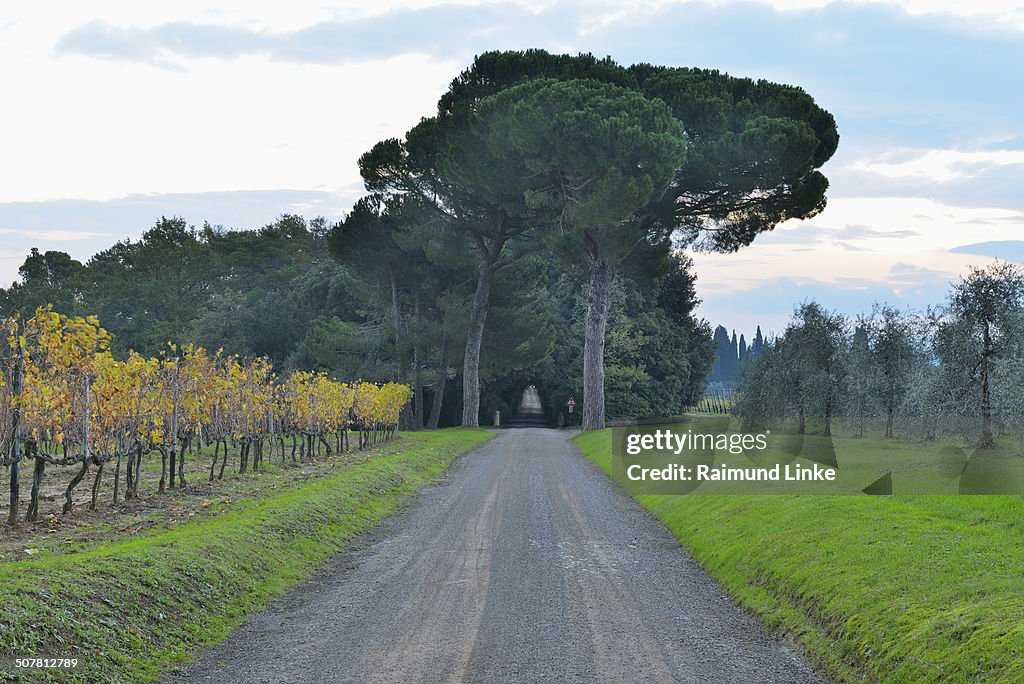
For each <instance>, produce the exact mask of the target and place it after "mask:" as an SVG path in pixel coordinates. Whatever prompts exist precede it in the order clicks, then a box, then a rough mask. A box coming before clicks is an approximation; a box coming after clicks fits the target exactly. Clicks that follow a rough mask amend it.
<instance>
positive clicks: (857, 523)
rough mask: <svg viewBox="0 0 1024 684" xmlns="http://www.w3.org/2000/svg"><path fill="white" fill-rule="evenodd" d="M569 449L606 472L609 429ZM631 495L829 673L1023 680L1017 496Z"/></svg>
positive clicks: (1021, 512) (1023, 539)
mask: <svg viewBox="0 0 1024 684" xmlns="http://www.w3.org/2000/svg"><path fill="white" fill-rule="evenodd" d="M576 441H577V443H578V444H579V446H580V448H581V449H582V450H583V452H584V453H585V454H586V455H587V457H588V458H590V459H591V460H592V461H593V462H594V463H595V464H597V465H598V466H599V467H600V468H602V469H603V470H604V471H605V472H606V473H608V474H609V476H610V475H611V462H612V461H611V448H612V439H611V435H610V431H609V430H605V431H599V432H589V433H584V434H582V435H580V436H578V437H577V438H576ZM837 441H838V440H837ZM637 500H638V501H639V502H640V503H641V504H642V505H643V506H644V507H646V508H647V509H648V510H650V511H651V512H652V513H653V514H654V515H655V516H656V517H658V518H659V519H660V520H661V521H662V522H663V523H664V524H665V525H666V526H667V527H668V529H669V530H671V531H672V532H673V533H674V534H675V535H676V537H677V538H678V539H679V540H680V542H681V543H682V544H683V545H684V546H685V547H686V548H687V549H688V550H689V551H690V552H691V553H692V554H693V556H694V557H695V558H696V559H697V560H698V561H699V562H700V563H701V564H702V565H703V567H704V568H705V570H707V572H708V573H709V574H710V575H711V576H712V577H714V578H715V579H717V580H718V581H719V582H721V583H722V585H723V586H724V587H725V588H726V589H727V590H728V591H729V592H730V593H731V594H732V596H733V597H734V598H735V600H736V601H737V602H738V603H739V604H740V605H741V606H743V607H744V608H746V609H748V610H750V611H753V612H754V613H756V614H758V615H759V616H760V617H761V619H762V620H763V622H764V623H765V625H766V626H767V627H768V628H769V629H771V630H773V631H776V632H782V633H785V634H788V635H790V636H792V637H795V638H796V639H797V640H798V641H799V642H800V643H801V645H802V646H803V648H804V650H805V652H806V653H807V655H808V657H809V658H810V659H811V660H812V661H813V662H814V663H815V665H816V666H817V667H818V668H819V669H820V670H821V671H823V672H825V673H826V674H827V675H828V676H830V677H832V678H833V679H836V680H838V681H850V682H859V681H864V680H868V681H884V682H1022V681H1024V497H1018V496H901V497H877V496H873V497H868V496H787V495H761V496H749V495H748V496H739V495H675V496H670V495H660V496H654V495H646V496H644V495H641V496H637Z"/></svg>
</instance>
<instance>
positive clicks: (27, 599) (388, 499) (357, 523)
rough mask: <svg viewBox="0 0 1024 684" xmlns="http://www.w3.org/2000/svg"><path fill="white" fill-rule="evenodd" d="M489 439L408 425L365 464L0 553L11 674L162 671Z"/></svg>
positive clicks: (134, 678)
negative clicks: (180, 513) (145, 529)
mask: <svg viewBox="0 0 1024 684" xmlns="http://www.w3.org/2000/svg"><path fill="white" fill-rule="evenodd" d="M489 437H490V434H489V433H487V432H486V431H483V430H461V429H458V430H442V431H438V432H432V433H422V434H409V435H406V436H404V437H403V438H402V439H401V440H400V441H398V442H396V443H393V444H391V445H388V446H386V447H384V448H383V449H382V452H381V454H380V455H379V456H377V457H374V458H371V459H369V460H367V461H365V462H363V463H359V464H357V465H353V466H352V467H347V468H339V469H337V471H335V472H333V473H331V474H329V475H326V476H324V477H322V478H318V479H315V480H312V481H308V482H305V483H302V484H300V485H298V486H295V487H293V488H286V489H284V490H282V491H277V492H274V493H272V494H271V495H270V496H267V497H261V498H254V499H251V500H248V501H245V502H244V503H240V504H238V505H237V506H234V507H232V508H231V509H230V510H226V511H224V512H223V513H221V514H219V515H217V516H215V517H211V518H208V519H205V520H202V521H197V522H188V523H185V524H183V525H181V526H178V527H173V528H171V529H166V528H165V529H163V530H154V531H152V532H151V533H148V534H146V535H142V536H136V537H133V538H132V539H129V540H124V541H111V542H104V543H100V544H97V545H95V546H92V547H87V548H84V549H81V550H77V551H76V552H74V553H58V552H49V551H44V552H40V554H39V555H38V556H35V557H33V558H32V559H31V560H27V561H17V562H8V563H3V564H0V681H17V682H29V681H33V682H34V681H62V682H90V683H92V682H111V683H119V682H145V681H153V680H155V679H156V678H157V677H158V676H159V675H160V674H161V673H162V672H164V671H166V670H167V669H169V668H171V667H173V666H174V665H176V664H180V663H184V662H187V661H188V660H191V658H192V656H193V654H194V653H195V650H196V648H197V647H199V646H203V645H208V644H212V643H216V642H217V641H220V640H221V639H223V638H224V636H225V635H226V634H227V633H228V631H229V630H230V629H231V628H232V627H233V626H235V625H236V624H237V623H238V622H239V620H240V619H241V618H242V617H243V616H245V615H246V614H248V613H251V612H253V611H256V610H259V609H261V608H262V607H264V606H265V605H266V604H267V602H268V601H269V600H270V599H272V598H274V597H277V596H279V595H281V594H282V593H283V592H284V591H285V590H287V589H289V588H290V587H292V586H294V585H296V584H297V583H299V582H301V581H302V580H303V579H305V578H306V577H308V576H309V575H310V574H311V573H312V572H313V571H314V570H315V568H316V567H317V566H318V565H319V564H321V563H322V562H323V561H325V560H326V559H327V558H329V557H330V556H332V555H334V554H335V553H337V552H338V551H339V550H340V549H341V548H342V547H344V546H345V544H346V543H348V542H349V541H351V540H352V539H353V538H355V537H357V536H358V535H360V534H363V533H365V532H367V531H368V530H370V529H372V528H373V527H374V526H375V525H377V524H378V523H379V522H380V521H381V520H383V519H384V518H386V517H387V516H388V515H390V514H392V513H393V512H395V511H396V510H397V509H398V507H399V506H400V505H401V504H402V503H403V502H404V501H406V500H407V499H408V498H409V497H410V496H411V495H412V494H413V493H414V492H415V491H416V489H417V488H419V487H420V486H422V485H424V484H427V483H429V482H431V481H432V480H433V479H435V478H436V477H437V476H438V475H440V474H441V473H442V472H444V470H445V469H446V468H447V467H448V466H449V465H451V463H452V462H453V461H454V460H455V459H456V458H457V457H458V456H459V455H461V454H463V453H465V452H466V451H467V450H469V449H470V448H472V447H474V446H476V445H477V444H479V443H481V442H483V441H484V440H486V439H488V438H489ZM16 657H76V658H78V660H79V665H78V667H77V668H76V669H75V670H74V671H72V672H70V673H69V672H68V671H55V670H51V671H46V670H21V671H14V670H12V669H10V668H11V666H12V665H13V659H14V658H16Z"/></svg>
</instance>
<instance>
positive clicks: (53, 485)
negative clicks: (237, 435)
mask: <svg viewBox="0 0 1024 684" xmlns="http://www.w3.org/2000/svg"><path fill="white" fill-rule="evenodd" d="M286 444H287V442H286ZM395 444H396V443H386V444H383V445H380V446H378V447H373V448H369V449H365V450H363V451H359V450H357V449H354V450H352V451H345V452H341V453H339V452H338V451H336V450H335V451H333V452H332V453H331V454H327V453H326V450H325V451H324V452H323V453H322V454H320V455H318V456H316V457H315V458H313V459H308V460H304V461H301V462H297V463H293V462H292V461H291V454H290V445H289V448H287V449H286V450H285V460H284V462H282V461H281V454H280V451H279V450H278V449H274V450H273V453H272V454H270V453H268V454H267V455H266V456H265V459H266V460H265V463H264V465H263V467H262V468H261V470H260V471H257V472H253V471H252V470H250V471H249V472H247V473H245V474H239V473H238V453H237V450H234V449H232V450H231V452H230V455H229V460H228V465H227V468H226V470H225V472H224V479H217V478H215V479H214V480H213V481H210V464H211V463H212V462H213V447H207V448H204V449H202V450H197V451H196V452H195V453H191V454H186V457H185V482H186V487H185V488H184V489H178V488H176V489H174V490H167V491H166V492H165V493H163V494H160V493H158V485H159V482H160V457H159V455H158V454H150V455H148V456H147V457H146V458H145V459H144V461H143V469H142V481H141V482H140V485H139V494H140V496H139V498H135V499H129V500H127V501H126V500H125V499H124V479H123V478H124V471H123V469H122V472H121V478H122V480H121V488H120V494H119V497H118V502H117V503H116V504H115V503H113V495H114V479H113V475H114V464H113V463H108V464H107V466H106V467H105V469H104V473H103V478H102V479H101V481H100V486H99V488H98V492H97V506H96V509H95V510H91V509H90V507H89V506H90V503H91V500H92V484H93V478H94V476H95V474H96V469H95V468H90V471H89V474H88V475H87V476H86V478H85V479H84V480H82V482H81V484H79V485H78V487H76V488H75V490H74V492H73V496H72V501H73V507H72V512H71V513H70V514H67V515H65V514H62V513H61V509H62V507H63V505H64V490H65V488H66V487H67V484H68V482H69V481H70V480H71V478H72V477H73V475H74V472H75V471H77V468H57V467H53V466H50V467H48V468H47V472H46V479H45V480H44V481H43V486H42V487H41V488H40V497H39V498H40V503H39V519H38V520H37V521H36V522H34V523H26V522H24V516H25V508H26V506H27V505H28V492H29V490H30V488H31V486H32V480H31V478H32V470H31V463H29V464H28V467H24V466H23V469H22V475H21V506H20V507H19V508H20V511H19V519H20V520H21V522H19V524H18V525H17V526H14V527H11V526H10V525H7V524H5V522H6V520H7V516H8V511H9V510H10V506H9V505H8V500H7V491H8V485H9V482H10V480H9V478H8V473H7V472H6V471H4V472H3V473H0V488H2V491H3V494H4V496H3V505H0V521H3V522H0V562H4V561H13V560H22V559H26V558H29V557H31V556H33V555H35V554H37V553H39V552H40V551H43V550H49V551H59V550H60V549H63V550H64V551H65V552H71V553H73V552H75V551H76V550H80V549H83V548H87V547H89V546H91V545H93V544H96V543H98V542H103V541H109V540H113V539H124V538H127V537H131V536H132V535H136V534H140V533H144V532H148V531H151V530H154V529H173V527H174V526H176V525H181V524H183V523H185V522H188V521H190V520H201V519H203V518H204V517H210V516H216V515H219V514H221V513H223V512H224V511H226V510H230V509H231V507H232V506H233V505H235V506H237V504H238V503H240V502H243V501H246V500H249V499H252V498H254V497H260V496H265V495H268V494H272V493H273V492H275V491H278V490H280V489H281V488H284V487H290V486H294V485H295V484H297V483H301V482H304V481H306V480H310V479H313V478H318V477H322V476H324V475H325V474H327V473H329V472H331V471H333V470H334V469H336V468H338V467H339V466H343V465H353V464H357V463H361V462H363V461H365V460H367V459H368V458H372V457H373V456H374V455H377V454H379V453H380V452H381V450H386V449H393V448H394V447H395ZM217 469H218V470H219V469H220V462H219V460H218V463H217Z"/></svg>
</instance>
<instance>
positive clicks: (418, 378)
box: [412, 292, 423, 430]
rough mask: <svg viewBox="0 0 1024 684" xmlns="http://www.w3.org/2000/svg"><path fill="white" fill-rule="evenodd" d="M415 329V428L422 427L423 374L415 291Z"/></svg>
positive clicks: (413, 354) (413, 366) (413, 351)
mask: <svg viewBox="0 0 1024 684" xmlns="http://www.w3.org/2000/svg"><path fill="white" fill-rule="evenodd" d="M413 315H414V316H415V319H414V320H415V322H416V331H415V333H414V334H413V341H412V345H413V346H412V381H413V388H412V389H413V395H412V396H413V399H412V400H413V416H414V418H415V421H416V422H415V427H416V429H417V430H422V429H423V376H422V374H421V373H420V295H419V292H417V293H416V302H415V313H414V314H413Z"/></svg>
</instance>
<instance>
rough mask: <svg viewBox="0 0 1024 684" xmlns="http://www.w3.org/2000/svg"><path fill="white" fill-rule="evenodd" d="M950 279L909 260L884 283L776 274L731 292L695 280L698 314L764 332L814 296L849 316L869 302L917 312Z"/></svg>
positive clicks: (776, 328)
mask: <svg viewBox="0 0 1024 684" xmlns="http://www.w3.org/2000/svg"><path fill="white" fill-rule="evenodd" d="M955 279H956V277H955V275H954V274H951V273H947V272H944V271H940V270H935V269H928V268H919V267H915V266H913V265H910V264H897V265H895V266H894V267H893V268H892V269H891V272H890V277H889V278H888V279H887V281H886V282H879V281H876V280H872V279H867V278H857V277H842V278H838V279H836V280H835V281H824V280H819V279H815V278H797V277H780V278H769V279H765V280H763V281H760V282H758V283H757V284H756V287H754V288H752V289H743V290H741V291H736V290H729V289H727V288H726V289H721V288H704V287H702V286H701V281H700V280H699V279H698V281H697V287H698V293H699V294H700V295H701V297H702V298H703V300H704V301H703V303H702V304H701V306H700V308H699V309H698V314H700V315H702V316H704V317H706V318H708V319H710V321H711V322H712V324H718V323H721V324H723V325H725V326H726V327H727V328H729V329H730V330H731V329H733V328H735V329H736V330H737V331H742V330H750V331H753V330H754V328H755V327H756V326H758V325H760V326H761V329H762V331H763V332H764V333H765V334H767V333H768V331H773V332H776V333H778V332H781V331H782V330H783V329H785V326H786V323H787V322H788V321H789V318H790V315H791V314H792V312H793V310H794V308H795V307H796V306H797V305H798V304H800V303H801V302H804V301H808V300H814V301H816V302H818V303H819V304H821V305H822V306H824V307H825V308H827V309H830V310H834V311H839V312H840V313H842V314H844V315H846V316H848V317H851V318H852V317H855V316H856V315H857V314H861V313H869V312H870V311H871V309H872V307H873V306H874V305H875V304H890V305H892V306H895V307H897V308H900V309H914V310H920V311H923V310H925V309H926V308H928V307H929V306H933V305H936V304H941V303H942V302H943V300H944V299H945V297H946V293H947V292H948V290H949V286H950V283H951V282H952V281H953V280H955Z"/></svg>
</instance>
